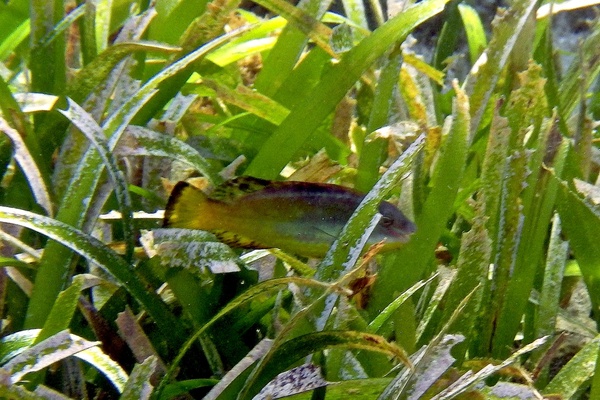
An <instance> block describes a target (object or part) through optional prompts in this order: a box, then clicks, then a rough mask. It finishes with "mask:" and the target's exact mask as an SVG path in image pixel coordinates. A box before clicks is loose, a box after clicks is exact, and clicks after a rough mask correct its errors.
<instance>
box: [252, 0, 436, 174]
mask: <svg viewBox="0 0 600 400" xmlns="http://www.w3.org/2000/svg"><path fill="white" fill-rule="evenodd" d="M445 3H446V0H429V1H424V2H422V3H419V4H418V5H416V6H414V7H411V8H410V9H408V10H406V11H405V12H403V13H402V14H400V15H398V16H397V17H395V18H394V19H392V20H390V21H388V22H387V23H386V24H385V25H383V26H382V27H380V28H379V29H377V30H376V31H375V32H373V34H371V35H370V36H368V37H366V38H365V39H363V41H361V42H360V43H359V44H358V45H357V46H356V47H354V48H353V49H352V50H351V51H349V52H347V53H346V54H345V55H344V56H343V57H342V59H341V60H340V62H339V63H338V64H336V65H334V66H333V67H332V68H331V69H329V71H327V72H326V73H325V74H324V75H323V77H322V79H321V81H320V82H319V84H317V86H315V87H314V88H313V89H312V90H311V91H310V93H309V94H308V95H307V96H306V97H305V98H304V99H303V100H302V101H300V102H299V103H298V105H297V107H296V108H295V109H293V110H292V112H291V113H290V115H288V117H287V118H286V119H285V120H284V121H283V122H282V123H281V125H279V127H278V129H277V130H276V131H275V132H274V133H273V134H272V135H271V137H270V138H269V139H268V140H267V142H265V144H264V145H263V147H262V148H261V150H260V152H259V153H258V155H257V156H256V157H255V158H254V160H253V161H252V163H251V164H250V166H249V167H248V169H247V170H246V173H247V174H248V175H252V176H256V177H261V178H267V179H272V178H275V177H276V176H277V175H278V174H279V172H280V171H281V170H282V169H283V167H284V166H285V165H286V164H287V163H288V162H289V161H291V160H292V159H293V156H294V154H295V153H296V152H297V151H298V149H299V148H300V147H301V146H302V145H303V144H304V142H305V141H306V139H307V138H308V137H309V135H310V134H312V132H313V131H314V130H315V129H316V128H317V127H318V126H319V125H320V124H321V123H322V122H323V120H324V119H325V118H326V117H327V116H328V115H329V114H330V113H331V112H332V111H333V110H334V108H335V106H336V105H337V103H338V102H339V101H340V100H341V99H342V98H343V97H344V95H345V94H346V93H347V92H348V90H350V88H351V87H352V86H353V85H354V84H355V83H356V81H357V80H358V79H359V78H360V76H361V75H362V73H363V72H364V71H365V70H366V69H367V68H368V67H370V66H371V65H372V64H373V63H374V62H375V61H376V60H377V59H378V58H379V57H381V56H382V55H383V54H384V53H385V52H386V51H387V50H388V49H389V48H390V47H391V46H393V45H394V44H395V43H396V42H398V41H401V40H403V39H404V38H405V37H406V36H407V35H408V34H409V33H410V32H411V31H412V30H413V29H414V27H416V26H417V25H419V24H420V23H421V22H423V21H425V20H427V19H428V18H431V17H432V16H434V15H436V14H437V13H439V12H440V11H442V9H443V7H444V4H445Z"/></svg>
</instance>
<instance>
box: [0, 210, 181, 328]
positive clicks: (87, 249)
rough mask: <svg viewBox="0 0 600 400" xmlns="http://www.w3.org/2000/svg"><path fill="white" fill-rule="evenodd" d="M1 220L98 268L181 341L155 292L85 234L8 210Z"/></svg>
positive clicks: (26, 212)
mask: <svg viewBox="0 0 600 400" xmlns="http://www.w3.org/2000/svg"><path fill="white" fill-rule="evenodd" d="M0 221H1V222H6V223H9V224H15V225H19V226H22V227H25V228H29V229H33V230H35V231H37V232H40V233H41V234H43V235H45V236H47V237H48V238H50V239H53V240H56V241H57V242H59V243H61V244H62V245H64V246H67V247H68V248H70V249H71V250H73V251H75V252H76V253H78V254H81V255H82V256H84V257H86V258H87V259H88V260H90V261H91V262H94V263H96V264H98V265H101V266H102V267H104V268H105V269H106V270H108V271H109V272H110V273H111V274H112V275H113V276H114V277H115V278H117V279H118V280H119V281H120V282H121V284H122V285H123V286H124V287H125V288H126V289H127V290H128V291H129V292H130V293H131V294H132V295H133V296H134V297H135V298H136V299H137V300H138V301H139V302H140V303H141V304H142V305H143V306H144V307H145V308H146V310H147V311H148V313H149V314H150V315H151V316H152V317H153V318H154V320H155V322H156V324H157V325H158V326H159V328H160V329H161V330H162V331H163V333H164V334H165V335H167V336H173V335H174V334H175V335H179V337H180V338H183V333H182V332H181V331H179V328H178V327H179V324H178V323H177V320H176V319H175V317H174V316H173V314H171V312H170V311H169V310H168V309H167V307H166V305H165V304H164V303H163V302H162V301H161V300H160V298H159V297H158V296H157V295H156V294H155V293H154V292H152V291H148V288H147V287H146V285H145V284H144V283H143V282H142V280H141V279H140V277H139V276H138V275H137V274H136V273H135V272H134V271H133V269H132V268H131V266H130V265H129V264H127V263H126V262H125V261H124V260H123V259H122V258H121V257H119V256H118V255H117V254H115V253H114V252H113V251H112V250H110V249H108V248H107V247H106V246H105V245H104V244H103V243H102V242H100V241H99V240H98V239H95V238H93V237H91V236H88V235H85V234H84V233H82V232H81V231H79V230H77V229H75V228H73V227H71V226H68V225H66V224H64V223H62V222H59V221H56V220H53V219H50V218H47V217H43V216H41V215H37V214H34V213H31V212H28V211H23V210H17V209H14V208H9V207H0ZM50 306H52V302H50ZM44 320H45V318H44Z"/></svg>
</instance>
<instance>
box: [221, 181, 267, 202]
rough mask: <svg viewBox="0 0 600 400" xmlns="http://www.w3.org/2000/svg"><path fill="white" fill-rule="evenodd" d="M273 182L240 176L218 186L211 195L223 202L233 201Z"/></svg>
mask: <svg viewBox="0 0 600 400" xmlns="http://www.w3.org/2000/svg"><path fill="white" fill-rule="evenodd" d="M272 183H273V182H272V181H269V180H266V179H260V178H254V177H252V176H239V177H237V178H234V179H230V180H228V181H225V182H223V183H222V184H221V185H219V186H217V187H216V188H215V189H214V190H213V191H212V193H211V194H210V197H211V198H212V199H215V200H220V201H223V202H231V201H234V200H236V199H238V198H240V197H242V196H244V195H247V194H249V193H254V192H258V191H259V190H262V189H264V188H265V187H267V186H269V185H271V184H272Z"/></svg>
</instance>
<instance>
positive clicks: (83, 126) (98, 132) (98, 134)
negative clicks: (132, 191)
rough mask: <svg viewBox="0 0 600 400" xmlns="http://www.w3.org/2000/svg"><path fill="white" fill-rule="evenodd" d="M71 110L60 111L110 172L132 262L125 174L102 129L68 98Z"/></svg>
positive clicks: (133, 242) (127, 256)
mask: <svg viewBox="0 0 600 400" xmlns="http://www.w3.org/2000/svg"><path fill="white" fill-rule="evenodd" d="M67 102H68V105H69V108H67V109H66V110H59V112H60V113H61V114H62V115H64V116H65V117H67V118H68V119H69V120H70V121H71V122H72V123H73V125H75V126H76V127H77V128H79V130H80V131H81V132H82V133H83V134H84V135H85V136H86V137H87V138H88V140H89V141H90V142H91V143H92V144H93V145H94V147H95V148H96V151H98V154H99V155H100V157H101V158H102V161H103V162H104V167H105V168H106V171H108V175H109V176H110V178H111V180H112V183H113V187H114V191H115V194H116V197H117V202H118V203H119V206H120V211H121V216H122V222H123V236H124V238H125V244H126V246H127V247H126V250H125V257H126V259H128V260H130V259H131V256H132V255H133V248H134V246H135V237H134V232H133V216H132V209H131V197H130V196H129V190H128V184H127V181H126V180H125V176H124V175H123V172H121V170H120V169H119V167H118V166H117V161H116V160H115V158H114V156H113V154H112V153H111V151H110V149H109V148H108V145H107V143H106V137H105V136H104V132H103V131H102V128H100V126H99V125H98V124H97V123H96V121H94V119H93V118H92V116H91V115H89V114H88V113H87V112H86V111H85V110H84V109H83V108H81V107H80V106H79V104H77V103H75V102H74V101H73V100H71V99H70V98H67Z"/></svg>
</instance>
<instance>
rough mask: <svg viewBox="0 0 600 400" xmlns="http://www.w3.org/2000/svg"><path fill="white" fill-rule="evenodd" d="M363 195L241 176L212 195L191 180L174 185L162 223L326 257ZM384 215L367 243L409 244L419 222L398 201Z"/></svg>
mask: <svg viewBox="0 0 600 400" xmlns="http://www.w3.org/2000/svg"><path fill="white" fill-rule="evenodd" d="M364 197H365V195H364V194H361V193H359V192H357V191H355V190H352V189H350V188H347V187H344V186H339V185H333V184H326V183H310V182H297V181H284V182H279V181H269V180H264V179H258V178H252V177H248V176H243V177H238V178H235V179H232V180H229V181H227V182H225V183H224V184H222V185H220V186H218V187H216V188H215V190H214V191H213V192H212V193H211V194H210V196H209V195H207V194H205V193H204V192H203V191H202V190H200V189H198V188H196V187H195V186H192V185H190V184H189V183H187V182H179V183H177V184H176V185H175V187H174V188H173V191H172V192H171V195H170V197H169V200H168V203H167V207H166V210H165V218H164V223H163V226H164V227H170V228H186V229H199V230H204V231H209V232H212V233H213V234H215V235H216V236H217V238H218V239H219V240H221V241H222V242H224V243H226V244H228V245H230V246H232V247H242V248H254V249H263V248H274V247H276V248H279V249H281V250H283V251H286V252H290V253H293V254H297V255H302V256H307V257H323V256H324V255H325V253H326V252H327V250H328V249H329V247H330V246H331V245H332V243H333V241H334V240H335V239H336V238H337V237H338V236H339V234H340V232H341V231H342V228H343V227H344V225H345V224H346V222H347V221H348V219H349V218H350V216H351V215H352V213H353V212H354V211H355V210H356V208H357V207H358V205H359V204H360V202H361V201H362V200H363V199H364ZM378 211H379V213H380V214H381V215H382V216H381V219H380V220H379V223H378V224H377V226H376V227H375V229H374V230H373V232H372V234H371V236H370V238H369V240H368V242H367V245H372V244H375V243H378V242H381V241H384V245H383V250H389V249H394V248H397V247H399V246H401V245H402V243H405V242H406V241H407V240H408V238H409V236H410V235H411V234H412V233H413V232H414V231H415V229H416V228H415V225H414V224H413V223H412V222H411V221H410V220H409V219H408V218H407V217H406V216H405V215H404V214H403V213H402V212H401V211H400V210H399V209H398V208H396V207H395V206H394V205H392V204H391V203H389V202H387V201H382V202H381V204H380V205H379V210H378Z"/></svg>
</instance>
